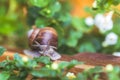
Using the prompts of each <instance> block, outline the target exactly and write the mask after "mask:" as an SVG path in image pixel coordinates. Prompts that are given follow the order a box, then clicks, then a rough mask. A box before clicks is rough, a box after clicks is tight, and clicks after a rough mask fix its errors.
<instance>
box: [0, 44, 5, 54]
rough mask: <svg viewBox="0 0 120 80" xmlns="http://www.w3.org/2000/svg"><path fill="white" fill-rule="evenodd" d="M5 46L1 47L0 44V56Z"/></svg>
mask: <svg viewBox="0 0 120 80" xmlns="http://www.w3.org/2000/svg"><path fill="white" fill-rule="evenodd" d="M5 50H6V49H5V48H4V47H2V46H0V56H1V55H2V54H3V53H4V52H5Z"/></svg>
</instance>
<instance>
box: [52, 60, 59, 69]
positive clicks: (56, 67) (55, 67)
mask: <svg viewBox="0 0 120 80" xmlns="http://www.w3.org/2000/svg"><path fill="white" fill-rule="evenodd" d="M51 68H52V69H53V70H57V69H58V64H57V63H55V62H54V63H52V65H51Z"/></svg>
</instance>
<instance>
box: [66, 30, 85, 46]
mask: <svg viewBox="0 0 120 80" xmlns="http://www.w3.org/2000/svg"><path fill="white" fill-rule="evenodd" d="M82 36H83V33H81V32H79V31H73V30H71V32H70V36H69V38H68V39H67V42H66V44H67V45H68V46H70V47H75V46H76V45H77V43H78V40H79V39H80V38H81V37H82Z"/></svg>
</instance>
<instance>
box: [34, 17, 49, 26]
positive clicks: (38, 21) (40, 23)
mask: <svg viewBox="0 0 120 80" xmlns="http://www.w3.org/2000/svg"><path fill="white" fill-rule="evenodd" d="M48 23H49V22H48V21H47V20H44V19H36V21H35V24H36V26H37V27H39V28H43V27H46V26H47V25H48Z"/></svg>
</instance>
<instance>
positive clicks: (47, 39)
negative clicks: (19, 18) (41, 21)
mask: <svg viewBox="0 0 120 80" xmlns="http://www.w3.org/2000/svg"><path fill="white" fill-rule="evenodd" d="M28 38H29V46H30V47H31V49H32V50H38V49H39V48H38V47H35V46H33V45H34V44H35V41H37V42H38V43H39V44H40V45H50V46H54V47H57V46H58V35H57V32H56V31H55V29H53V28H51V27H45V28H36V29H32V30H30V31H29V32H28Z"/></svg>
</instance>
